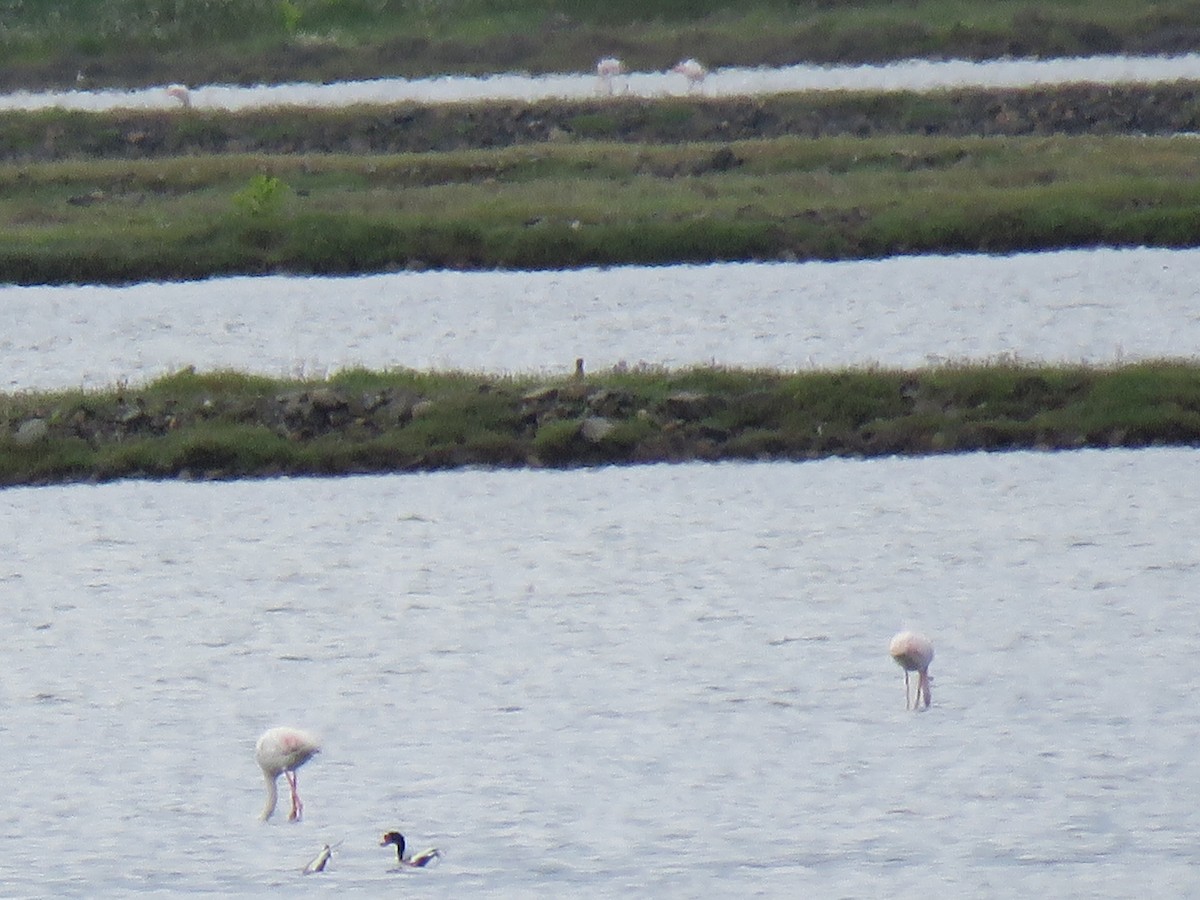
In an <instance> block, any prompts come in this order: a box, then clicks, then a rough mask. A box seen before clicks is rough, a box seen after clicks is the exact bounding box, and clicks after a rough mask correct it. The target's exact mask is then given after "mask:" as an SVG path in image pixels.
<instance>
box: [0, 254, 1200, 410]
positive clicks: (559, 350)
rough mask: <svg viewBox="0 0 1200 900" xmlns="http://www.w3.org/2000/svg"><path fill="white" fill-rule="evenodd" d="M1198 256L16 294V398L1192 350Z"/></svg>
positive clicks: (5, 353) (228, 281)
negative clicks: (422, 372)
mask: <svg viewBox="0 0 1200 900" xmlns="http://www.w3.org/2000/svg"><path fill="white" fill-rule="evenodd" d="M1198 283H1200V251H1198V250H1195V249H1189V250H1159V249H1145V248H1143V249H1129V250H1112V249H1098V250H1070V251H1062V252H1054V253H1033V254H1018V255H1013V256H981V255H963V256H914V257H897V258H891V259H884V260H875V261H855V262H833V263H829V262H809V263H763V264H757V263H755V264H723V265H708V266H663V267H657V268H646V267H627V268H612V269H584V270H577V271H569V272H445V271H439V272H404V273H396V274H387V275H372V276H364V277H358V278H292V277H258V278H219V279H211V280H206V281H195V282H183V283H173V284H134V285H127V286H121V287H103V286H96V285H67V286H58V287H46V286H43V287H15V286H4V287H0V359H3V362H4V366H3V370H2V374H0V387H3V388H4V389H7V390H10V391H11V390H15V391H21V390H35V389H69V388H78V387H83V388H89V389H91V388H105V387H108V386H111V385H114V384H116V383H118V382H128V383H131V384H132V383H137V382H143V381H145V380H147V379H150V378H154V377H157V376H160V375H163V374H166V373H168V372H172V371H176V370H178V369H181V368H184V367H186V366H194V367H195V368H197V369H198V370H201V371H211V370H216V369H237V370H240V371H249V372H254V373H258V374H264V375H268V376H271V377H294V376H304V377H318V378H319V377H324V376H326V375H329V374H332V373H335V372H337V371H340V370H342V369H347V368H354V367H366V368H371V369H387V368H398V367H407V368H415V369H440V370H447V369H455V370H462V371H486V372H491V373H512V372H518V373H531V372H532V373H541V372H546V373H550V374H564V373H567V372H571V371H573V370H574V366H575V360H576V359H577V358H583V359H584V360H585V363H586V365H587V367H588V370H589V371H598V370H600V369H607V368H610V367H613V366H629V367H637V366H666V367H670V368H681V367H686V366H692V365H713V364H715V365H726V366H741V367H752V368H753V367H763V368H774V369H784V370H806V369H815V368H839V367H850V366H867V365H881V366H895V367H920V366H928V365H937V364H942V363H957V362H987V361H995V360H997V359H1002V360H1016V361H1024V362H1051V363H1059V362H1066V363H1090V364H1094V365H1106V364H1114V363H1123V362H1132V361H1137V360H1146V359H1156V358H1193V357H1194V356H1195V355H1196V353H1197V351H1198V349H1200V308H1198V307H1197V305H1196V302H1195V296H1196V292H1195V285H1196V284H1198Z"/></svg>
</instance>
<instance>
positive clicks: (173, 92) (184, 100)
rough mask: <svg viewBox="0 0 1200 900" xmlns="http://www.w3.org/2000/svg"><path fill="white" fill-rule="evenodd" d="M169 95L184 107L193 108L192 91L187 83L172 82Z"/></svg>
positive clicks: (168, 88)
mask: <svg viewBox="0 0 1200 900" xmlns="http://www.w3.org/2000/svg"><path fill="white" fill-rule="evenodd" d="M167 96H168V97H174V98H175V99H176V100H178V101H179V103H180V105H181V106H182V107H183V108H184V109H191V108H192V92H191V91H189V90H188V87H187V85H186V84H172V85H170V86H168V87H167Z"/></svg>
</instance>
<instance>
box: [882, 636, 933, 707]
mask: <svg viewBox="0 0 1200 900" xmlns="http://www.w3.org/2000/svg"><path fill="white" fill-rule="evenodd" d="M888 652H890V653H891V654H892V659H894V660H895V661H896V663H897V664H898V665H899V666H900V667H901V668H902V669H904V708H905V709H909V708H911V709H917V708H918V707H919V706H920V705H921V701H922V699H923V700H924V701H925V708H926V709H928V708H929V664H930V663H931V662H933V642H932V641H930V640H929V638H927V637H925V635H923V634H917V633H916V632H912V631H902V632H900V633H899V634H898V635H896V636H895V637H894V638H892V643H891V646H890V647H889V648H888ZM909 672H916V673H917V694H916V696H915V697H913V698H912V706H911V707H910V706H909V699H908V697H909V694H908V673H909Z"/></svg>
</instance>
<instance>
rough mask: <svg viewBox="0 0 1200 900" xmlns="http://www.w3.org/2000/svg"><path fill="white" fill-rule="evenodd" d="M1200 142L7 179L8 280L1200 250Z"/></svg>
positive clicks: (559, 152)
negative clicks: (1199, 164) (1109, 248)
mask: <svg viewBox="0 0 1200 900" xmlns="http://www.w3.org/2000/svg"><path fill="white" fill-rule="evenodd" d="M1196 148H1197V144H1196V141H1195V139H1194V138H1192V137H1158V138H1143V137H1124V136H1113V137H1103V136H1090V135H1089V136H1079V137H1061V136H1051V137H953V138H941V137H924V136H915V135H898V136H887V137H879V138H865V139H859V138H848V137H845V138H828V139H822V140H808V139H803V138H787V137H785V138H777V139H771V140H750V141H732V142H720V143H685V144H670V145H647V144H625V143H617V142H606V141H577V142H566V143H561V144H560V143H549V144H538V145H521V146H513V147H505V148H501V149H497V150H468V151H457V152H446V153H401V154H391V155H365V156H353V155H341V154H294V155H279V156H264V155H259V154H225V155H219V156H176V157H170V158H167V159H161V160H98V161H91V160H86V159H71V160H65V161H60V162H51V163H30V164H27V165H26V164H12V165H6V166H0V281H6V282H13V283H48V282H60V283H61V282H85V281H86V282H120V281H134V280H147V279H174V278H188V277H201V276H206V275H212V274H231V273H263V272H294V273H353V272H369V271H386V270H389V269H398V268H404V267H418V268H419V267H428V266H436V267H452V268H473V267H484V268H491V267H513V268H532V269H538V268H560V267H575V266H587V265H611V264H622V263H641V264H647V263H651V264H652V263H673V262H693V261H712V260H749V259H837V258H863V257H882V256H887V255H895V254H903V253H913V252H947V251H951V252H954V251H963V252H967V251H984V252H1007V251H1017V250H1026V249H1048V248H1058V247H1072V246H1089V245H1098V244H1105V245H1138V244H1145V245H1157V246H1192V245H1195V244H1196V243H1197V242H1200V181H1198V180H1197V179H1196V177H1195V159H1196Z"/></svg>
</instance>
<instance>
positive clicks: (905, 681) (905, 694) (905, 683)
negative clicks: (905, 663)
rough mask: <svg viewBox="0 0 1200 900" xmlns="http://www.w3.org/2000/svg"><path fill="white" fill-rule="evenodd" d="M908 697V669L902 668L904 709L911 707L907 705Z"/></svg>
mask: <svg viewBox="0 0 1200 900" xmlns="http://www.w3.org/2000/svg"><path fill="white" fill-rule="evenodd" d="M908 698H909V691H908V669H905V670H904V708H905V709H912V707H911V706H910V705H909V699H908Z"/></svg>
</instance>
